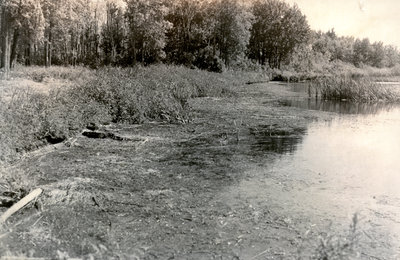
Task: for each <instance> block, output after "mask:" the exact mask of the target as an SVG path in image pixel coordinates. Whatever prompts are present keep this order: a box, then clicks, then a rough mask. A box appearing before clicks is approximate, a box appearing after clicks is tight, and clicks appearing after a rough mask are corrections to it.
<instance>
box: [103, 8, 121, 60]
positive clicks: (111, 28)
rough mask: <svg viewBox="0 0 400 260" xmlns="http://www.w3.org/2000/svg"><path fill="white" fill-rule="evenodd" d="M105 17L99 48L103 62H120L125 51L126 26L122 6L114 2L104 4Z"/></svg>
mask: <svg viewBox="0 0 400 260" xmlns="http://www.w3.org/2000/svg"><path fill="white" fill-rule="evenodd" d="M106 12H107V18H106V23H105V24H104V25H103V27H102V33H101V35H102V43H101V48H102V50H103V53H104V60H103V61H104V64H106V65H108V64H113V65H115V64H118V63H122V60H123V59H124V57H123V56H124V52H125V44H124V43H125V39H126V28H125V20H124V12H123V9H122V7H120V6H118V5H117V4H116V3H114V2H108V3H107V6H106Z"/></svg>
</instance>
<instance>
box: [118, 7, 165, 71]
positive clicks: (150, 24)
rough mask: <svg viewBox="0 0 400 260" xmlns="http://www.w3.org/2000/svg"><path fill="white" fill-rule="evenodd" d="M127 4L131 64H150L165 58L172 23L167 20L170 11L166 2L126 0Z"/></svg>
mask: <svg viewBox="0 0 400 260" xmlns="http://www.w3.org/2000/svg"><path fill="white" fill-rule="evenodd" d="M126 4H127V10H126V13H125V15H126V19H127V22H128V37H129V46H130V55H131V57H132V60H131V62H132V63H133V64H134V63H136V62H137V61H140V62H142V63H144V64H148V63H152V62H157V61H160V60H161V59H163V58H165V53H164V50H163V49H164V46H165V43H166V36H165V34H166V31H167V30H168V28H169V26H170V23H169V22H167V21H166V20H165V16H166V15H167V12H168V9H167V7H166V6H165V4H164V1H162V0H153V1H148V0H126Z"/></svg>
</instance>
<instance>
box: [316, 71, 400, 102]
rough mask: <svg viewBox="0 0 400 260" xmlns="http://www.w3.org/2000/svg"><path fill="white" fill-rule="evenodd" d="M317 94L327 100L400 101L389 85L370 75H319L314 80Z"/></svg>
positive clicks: (399, 97)
mask: <svg viewBox="0 0 400 260" xmlns="http://www.w3.org/2000/svg"><path fill="white" fill-rule="evenodd" d="M312 88H313V89H315V91H316V92H317V95H319V96H320V97H321V98H322V99H327V100H346V101H354V102H379V101H388V102H394V101H399V100H400V96H399V94H398V93H396V92H395V91H393V90H391V89H390V88H389V87H385V86H382V85H380V84H378V83H376V82H375V81H374V80H373V79H372V78H370V77H360V78H354V77H349V76H343V75H341V76H325V77H317V78H316V79H314V80H313V81H312Z"/></svg>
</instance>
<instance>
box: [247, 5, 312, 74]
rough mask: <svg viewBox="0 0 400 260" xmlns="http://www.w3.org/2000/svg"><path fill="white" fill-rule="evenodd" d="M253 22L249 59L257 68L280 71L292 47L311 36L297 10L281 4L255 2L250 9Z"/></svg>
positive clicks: (304, 20) (306, 24)
mask: <svg viewBox="0 0 400 260" xmlns="http://www.w3.org/2000/svg"><path fill="white" fill-rule="evenodd" d="M252 11H253V15H254V16H255V22H254V24H253V26H252V28H251V30H250V31H251V37H250V43H249V55H250V57H251V58H253V59H255V60H257V61H258V62H259V63H260V64H262V65H264V64H266V63H268V64H269V66H270V67H271V68H279V67H280V65H281V63H282V61H284V60H285V59H287V58H288V57H290V54H291V53H292V52H293V51H294V49H295V47H296V46H298V45H300V44H301V43H304V42H306V41H307V39H308V37H309V33H310V29H309V25H308V23H307V20H306V17H305V16H304V15H303V14H302V13H301V12H300V10H299V8H298V7H297V6H296V5H294V6H289V5H288V4H287V3H285V2H283V1H280V0H256V1H255V2H254V3H253V6H252Z"/></svg>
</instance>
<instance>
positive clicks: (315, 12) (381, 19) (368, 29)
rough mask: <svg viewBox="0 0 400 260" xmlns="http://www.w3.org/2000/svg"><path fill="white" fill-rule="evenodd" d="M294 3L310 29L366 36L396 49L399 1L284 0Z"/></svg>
mask: <svg viewBox="0 0 400 260" xmlns="http://www.w3.org/2000/svg"><path fill="white" fill-rule="evenodd" d="M286 1H287V2H288V3H290V4H293V3H297V5H298V6H299V8H300V9H301V11H302V12H303V14H305V15H306V16H307V19H308V22H309V24H310V26H311V28H312V29H315V30H322V31H327V30H330V29H331V28H335V31H336V33H337V34H338V35H339V36H355V37H357V38H365V37H368V38H369V39H370V40H371V42H374V41H382V42H384V43H385V44H393V45H396V46H397V47H399V48H400V0H286Z"/></svg>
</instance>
